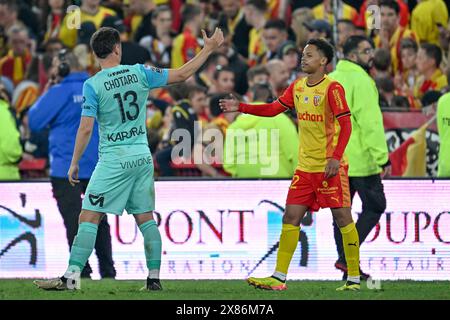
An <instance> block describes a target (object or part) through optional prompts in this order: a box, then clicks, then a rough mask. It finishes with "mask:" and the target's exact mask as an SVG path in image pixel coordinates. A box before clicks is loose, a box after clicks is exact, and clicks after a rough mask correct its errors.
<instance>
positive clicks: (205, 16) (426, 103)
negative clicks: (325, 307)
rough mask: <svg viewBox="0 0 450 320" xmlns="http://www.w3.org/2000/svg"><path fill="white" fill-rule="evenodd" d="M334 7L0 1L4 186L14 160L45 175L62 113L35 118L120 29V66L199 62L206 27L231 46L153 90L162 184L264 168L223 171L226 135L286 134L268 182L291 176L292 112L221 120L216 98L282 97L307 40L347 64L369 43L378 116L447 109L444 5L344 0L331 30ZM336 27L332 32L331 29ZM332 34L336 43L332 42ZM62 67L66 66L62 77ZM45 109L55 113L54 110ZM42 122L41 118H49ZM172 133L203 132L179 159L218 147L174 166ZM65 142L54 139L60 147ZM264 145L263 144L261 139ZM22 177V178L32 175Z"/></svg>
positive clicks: (14, 174)
mask: <svg viewBox="0 0 450 320" xmlns="http://www.w3.org/2000/svg"><path fill="white" fill-rule="evenodd" d="M332 3H333V1H332V0H323V1H320V0H302V1H298V0H297V1H288V0H210V1H205V0H197V1H196V0H186V1H182V0H107V1H100V0H79V1H68V0H48V1H47V0H17V1H14V0H0V76H1V79H0V139H1V141H0V180H16V179H20V178H21V177H20V174H19V164H22V167H21V168H22V169H24V168H25V167H26V165H24V164H26V163H28V164H30V163H31V164H33V163H34V165H36V166H43V171H44V172H45V168H46V167H48V166H49V162H50V161H55V159H54V157H55V156H56V157H57V156H58V155H54V154H52V150H49V149H51V148H52V146H51V143H52V135H51V134H49V132H50V130H51V128H50V127H51V126H52V125H55V119H56V118H57V115H56V112H51V111H48V113H47V114H48V118H46V119H43V120H42V123H36V120H33V121H29V116H30V114H29V110H32V109H33V105H35V104H36V102H38V101H39V98H40V97H41V96H42V95H43V94H44V93H45V92H47V91H48V90H49V88H51V87H52V86H56V85H58V86H64V85H67V83H68V81H65V80H64V79H65V77H68V74H70V73H71V72H74V70H76V71H83V72H87V73H88V74H89V75H93V74H95V73H96V72H97V71H98V70H99V66H98V65H97V64H96V61H95V59H94V56H93V53H92V52H91V50H90V47H89V40H90V37H91V35H92V34H93V33H94V32H95V31H96V30H97V29H98V28H100V27H102V26H108V27H113V28H116V29H117V30H118V31H119V32H120V35H121V41H122V47H123V56H122V62H121V63H122V64H135V63H144V64H149V65H152V66H155V67H157V68H177V67H179V66H181V65H183V64H184V63H185V62H187V61H189V60H190V59H191V58H193V57H194V56H195V54H196V53H197V52H198V51H199V50H200V49H201V47H202V43H201V41H202V37H201V29H205V30H207V32H208V34H211V31H212V30H214V28H215V27H216V26H220V27H221V28H222V30H223V32H224V35H225V41H224V44H223V45H222V46H221V47H220V48H219V49H218V50H217V51H216V52H215V53H213V54H212V55H211V56H210V57H209V59H208V61H207V62H206V63H205V64H204V66H203V67H202V69H201V70H200V71H199V72H198V73H197V74H196V75H195V76H194V77H192V78H190V79H189V80H188V81H186V82H184V83H180V84H178V85H174V86H170V87H167V88H164V89H156V90H153V91H151V92H150V94H149V97H148V101H147V106H146V107H147V135H148V141H149V146H150V149H151V151H152V153H153V155H154V160H155V164H156V169H157V170H156V172H157V175H160V176H173V175H180V174H181V175H183V174H186V172H188V170H191V173H190V174H194V175H195V174H197V175H203V176H210V177H221V176H232V177H261V171H260V170H257V169H255V168H258V165H261V164H258V163H256V164H255V163H253V164H252V165H249V164H248V163H247V164H244V165H243V166H239V165H236V164H235V163H223V153H224V145H226V144H227V143H230V142H229V141H227V130H228V129H231V128H233V129H243V130H249V129H252V128H253V129H256V130H263V129H271V128H279V129H281V130H280V140H279V143H280V148H279V153H278V154H277V157H278V158H279V160H280V161H279V163H280V166H279V168H278V171H277V172H275V173H273V172H272V173H271V174H270V177H283V178H290V177H291V176H292V172H293V171H294V170H295V167H296V160H297V158H298V157H297V154H298V139H297V137H296V136H297V134H298V133H297V131H296V130H297V129H296V125H295V124H296V121H297V117H296V115H295V114H294V113H292V112H286V113H285V114H281V115H279V116H277V117H276V118H274V119H264V118H259V117H240V116H238V114H237V113H223V112H222V111H221V109H220V107H219V100H220V99H221V98H224V97H227V96H229V95H230V94H233V95H234V96H235V97H237V98H238V99H239V100H241V101H242V100H244V101H249V102H261V103H263V102H270V101H272V100H273V99H276V98H277V97H278V96H280V95H281V94H282V93H283V91H284V90H285V89H286V88H287V87H288V86H289V85H290V84H291V83H292V82H293V81H294V80H295V79H297V78H299V77H300V78H301V77H303V76H304V74H303V73H302V71H301V68H300V63H299V62H300V58H301V54H302V50H303V47H304V46H305V44H306V42H307V41H308V40H309V39H312V38H318V37H322V38H326V39H327V40H329V41H330V42H332V43H333V44H334V46H335V48H336V55H337V58H338V59H343V57H344V52H343V50H344V49H343V48H344V44H345V42H346V40H347V39H348V38H349V37H350V36H353V35H364V36H367V37H368V38H369V39H371V41H372V46H373V66H372V67H371V68H370V69H369V70H368V72H369V74H370V76H371V77H372V78H373V80H374V82H375V84H376V87H377V89H378V93H379V106H380V108H382V109H383V110H385V109H392V110H405V111H411V110H418V111H421V112H422V113H425V114H427V115H430V114H434V113H437V114H438V116H439V110H437V109H439V107H438V106H442V107H441V108H446V109H450V106H449V105H445V103H444V102H445V101H446V100H448V98H446V95H445V94H446V92H447V91H450V88H449V84H448V77H449V76H450V65H449V61H450V60H449V59H450V50H449V47H450V25H449V24H448V8H447V4H446V3H445V2H444V1H443V0H421V1H420V0H419V1H417V3H416V1H406V0H364V1H362V0H354V1H350V0H349V1H341V0H338V1H337V3H338V8H337V15H338V18H339V20H338V21H337V23H336V24H335V23H334V15H333V9H332ZM74 5H75V6H74ZM373 5H376V6H377V7H376V8H378V9H379V12H376V13H375V14H374V15H372V14H370V13H369V11H370V10H368V9H370V8H373V7H371V6H373ZM378 14H379V15H378ZM377 17H379V19H377ZM378 20H379V21H378ZM334 25H336V26H337V30H333V26H334ZM334 31H337V37H336V39H337V41H333V38H334V37H333V32H334ZM64 49H65V51H62V50H64ZM68 54H70V56H74V57H75V58H76V60H77V61H76V62H71V61H66V60H70V59H68V58H67V55H68ZM370 54H372V52H370ZM64 67H68V70H66V72H63V71H64V70H62V69H64ZM332 71H333V65H332V64H330V65H329V72H332ZM66 80H67V79H66ZM56 100H58V101H54V103H55V104H58V103H61V101H63V100H64V97H63V96H62V97H58V99H56ZM74 102H76V101H74ZM78 102H79V101H78ZM49 103H52V101H50V102H49ZM69 103H72V102H69ZM48 109H49V110H52V108H51V106H50V107H49V108H48ZM80 112H81V111H80ZM443 112H444V111H442V113H443ZM446 113H447V115H448V114H450V112H449V111H446ZM11 114H12V116H11ZM417 114H420V112H417ZM31 115H32V114H31ZM40 117H41V118H42V117H43V118H45V114H44V115H40ZM443 117H444V118H443V119H447V120H442V121H447V122H450V120H448V119H450V116H445V115H444V116H443ZM439 121H440V120H439V119H438V122H439ZM62 122H63V121H62ZM30 123H31V124H32V125H30ZM443 123H444V122H443ZM57 125H58V126H61V127H60V129H61V128H62V130H61V132H62V133H63V132H64V123H60V122H59V121H58V124H57ZM441 127H442V129H441ZM448 128H449V125H448V124H447V125H446V126H443V125H440V124H439V123H438V129H441V132H439V133H440V134H441V133H442V132H444V131H445V130H446V131H445V134H447V136H446V137H445V136H444V135H443V134H441V148H442V147H443V145H444V144H445V145H446V144H448V143H449V141H448V140H450V134H449V133H448V131H449V129H448ZM175 129H186V130H187V131H188V132H189V133H190V134H191V137H194V136H195V135H196V134H198V132H200V133H201V134H202V133H203V136H202V137H199V138H195V139H191V141H190V150H188V152H187V153H186V154H180V155H179V156H180V157H184V158H189V159H190V158H193V157H194V155H195V154H197V153H199V154H202V153H203V151H204V150H205V149H206V148H210V147H211V144H212V145H213V146H214V148H215V150H216V152H215V153H214V154H213V157H212V159H208V160H209V161H206V162H205V161H203V162H202V163H188V164H187V165H186V164H184V165H183V164H181V165H176V164H174V163H173V160H174V159H173V158H172V156H171V155H172V154H173V150H174V147H175V146H176V145H177V144H178V143H179V142H180V141H179V140H176V139H173V135H172V133H173V132H174V130H175ZM200 129H202V130H200ZM207 129H216V131H217V130H218V131H219V132H221V133H222V135H223V140H222V141H220V139H211V135H208V134H207V132H208V130H207ZM62 133H60V135H62ZM49 135H50V147H49ZM60 138H61V137H59V138H57V140H59V141H60V142H59V143H61V144H64V143H65V142H64V141H61V139H60ZM257 139H268V138H267V137H265V136H261V135H258V136H257ZM72 140H73V139H72ZM444 140H445V141H444ZM68 144H69V143H68ZM70 148H73V141H72V144H71V145H70ZM268 148H269V149H270V146H269V147H268ZM71 151H72V150H70V152H71ZM49 153H50V154H51V155H52V156H51V157H49ZM49 158H50V161H44V162H42V164H36V163H38V162H37V160H40V159H49ZM52 158H53V159H52ZM222 163H223V165H222ZM31 168H33V165H31ZM21 172H22V177H27V176H26V170H25V169H24V170H21ZM192 172H194V173H192ZM47 174H48V173H47ZM28 177H29V176H28Z"/></svg>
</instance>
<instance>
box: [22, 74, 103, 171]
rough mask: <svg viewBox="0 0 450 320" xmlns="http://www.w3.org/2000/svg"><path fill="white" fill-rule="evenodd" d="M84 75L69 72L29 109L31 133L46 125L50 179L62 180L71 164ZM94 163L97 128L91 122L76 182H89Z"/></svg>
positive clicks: (96, 147)
mask: <svg viewBox="0 0 450 320" xmlns="http://www.w3.org/2000/svg"><path fill="white" fill-rule="evenodd" d="M88 78H89V75H88V74H87V73H86V72H73V73H71V74H69V75H68V76H67V77H66V78H64V79H63V80H62V81H61V82H60V83H59V84H57V85H54V86H53V87H51V88H50V89H49V90H48V91H47V92H46V93H45V94H43V95H42V96H41V97H40V98H39V99H38V100H37V101H36V102H35V103H34V105H33V106H32V107H31V109H30V111H29V113H28V117H29V119H28V122H29V126H30V129H31V131H40V130H42V129H44V128H46V127H47V126H50V133H49V154H50V157H49V158H50V176H51V177H55V178H66V177H67V172H68V171H69V167H70V162H71V161H72V154H73V149H74V146H75V138H76V135H77V130H78V127H79V125H80V119H81V105H82V102H83V83H84V82H85V81H86V80H87V79H88ZM97 160H98V127H97V122H95V126H94V130H93V132H92V137H91V141H90V142H89V144H88V146H87V148H86V150H85V152H84V154H83V156H82V157H81V159H80V163H79V165H80V171H79V174H78V177H79V178H80V179H89V178H90V177H91V175H92V171H94V168H95V165H96V163H97Z"/></svg>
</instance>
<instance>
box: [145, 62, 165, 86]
mask: <svg viewBox="0 0 450 320" xmlns="http://www.w3.org/2000/svg"><path fill="white" fill-rule="evenodd" d="M139 68H140V71H141V72H142V73H143V74H144V78H145V79H146V87H147V88H149V89H154V88H159V87H164V86H165V85H167V80H168V78H169V70H168V69H160V68H157V67H153V66H146V65H143V64H140V65H139Z"/></svg>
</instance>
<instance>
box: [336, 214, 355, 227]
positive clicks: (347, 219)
mask: <svg viewBox="0 0 450 320" xmlns="http://www.w3.org/2000/svg"><path fill="white" fill-rule="evenodd" d="M333 218H334V221H335V222H336V224H337V226H338V227H339V228H342V227H345V226H347V225H349V224H350V223H352V222H353V218H352V215H351V212H350V210H348V211H347V210H334V211H333Z"/></svg>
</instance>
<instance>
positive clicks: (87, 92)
mask: <svg viewBox="0 0 450 320" xmlns="http://www.w3.org/2000/svg"><path fill="white" fill-rule="evenodd" d="M97 111H98V97H97V94H96V93H95V91H94V88H93V87H92V85H91V84H90V83H89V82H87V81H86V82H85V83H84V85H83V105H82V111H81V115H82V116H85V117H94V118H97Z"/></svg>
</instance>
